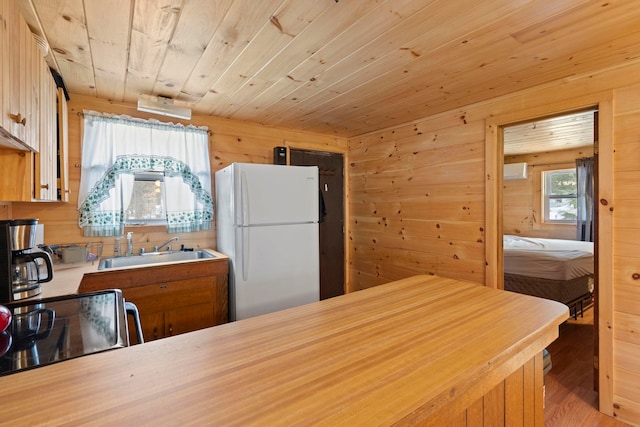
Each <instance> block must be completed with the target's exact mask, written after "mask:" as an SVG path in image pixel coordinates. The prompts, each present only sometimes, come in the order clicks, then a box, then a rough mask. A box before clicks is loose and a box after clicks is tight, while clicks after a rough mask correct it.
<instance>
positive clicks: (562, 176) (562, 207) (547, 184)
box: [542, 168, 578, 224]
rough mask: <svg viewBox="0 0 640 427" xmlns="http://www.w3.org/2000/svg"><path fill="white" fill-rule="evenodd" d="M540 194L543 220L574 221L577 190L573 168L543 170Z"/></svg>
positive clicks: (560, 222)
mask: <svg viewBox="0 0 640 427" xmlns="http://www.w3.org/2000/svg"><path fill="white" fill-rule="evenodd" d="M542 194H543V204H544V209H543V212H544V221H545V222H548V223H558V224H575V223H576V220H577V217H578V202H577V194H578V190H577V178H576V170H575V168H573V169H556V170H549V171H543V172H542Z"/></svg>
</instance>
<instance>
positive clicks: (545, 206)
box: [540, 167, 578, 225]
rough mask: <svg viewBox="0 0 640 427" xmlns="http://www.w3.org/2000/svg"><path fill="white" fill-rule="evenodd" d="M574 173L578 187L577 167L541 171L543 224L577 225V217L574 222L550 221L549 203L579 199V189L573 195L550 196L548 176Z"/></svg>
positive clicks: (565, 220) (563, 220)
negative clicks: (555, 200) (554, 200)
mask: <svg viewBox="0 0 640 427" xmlns="http://www.w3.org/2000/svg"><path fill="white" fill-rule="evenodd" d="M569 171H571V172H573V174H574V176H575V178H576V185H577V172H576V169H575V167H574V168H571V167H564V168H554V169H547V170H543V171H540V181H541V196H542V197H541V202H542V209H541V210H542V222H544V223H547V224H566V225H576V224H577V217H576V219H573V220H570V219H569V220H567V219H550V218H549V209H550V205H549V201H550V200H553V199H573V200H576V201H577V199H578V192H577V188H576V191H575V192H574V193H572V194H548V193H547V187H548V181H549V179H550V178H548V176H550V175H552V174H554V173H566V172H569Z"/></svg>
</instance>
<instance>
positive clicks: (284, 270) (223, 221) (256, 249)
mask: <svg viewBox="0 0 640 427" xmlns="http://www.w3.org/2000/svg"><path fill="white" fill-rule="evenodd" d="M215 189H216V207H215V208H216V239H217V250H218V251H219V252H222V253H224V254H226V255H228V256H229V258H230V267H229V318H230V320H231V321H235V320H241V319H246V318H249V317H253V316H258V315H261V314H265V313H271V312H274V311H279V310H283V309H286V308H290V307H295V306H298V305H302V304H307V303H310V302H314V301H318V300H319V295H320V260H319V242H318V203H319V201H318V199H319V193H318V191H319V190H318V168H317V167H315V166H281V165H269V164H253V163H233V164H231V165H230V166H228V167H226V168H224V169H221V170H219V171H217V172H216V173H215Z"/></svg>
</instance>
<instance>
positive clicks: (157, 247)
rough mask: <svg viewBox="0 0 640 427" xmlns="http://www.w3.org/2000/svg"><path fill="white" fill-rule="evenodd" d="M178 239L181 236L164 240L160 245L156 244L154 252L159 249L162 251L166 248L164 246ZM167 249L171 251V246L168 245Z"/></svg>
mask: <svg viewBox="0 0 640 427" xmlns="http://www.w3.org/2000/svg"><path fill="white" fill-rule="evenodd" d="M178 239H180V237H178V236H175V237H172V238H170V239H169V240H167V241H166V242H164V243H163V244H161V245H158V246H154V247H153V251H154V252H159V251H160V249H162V248H164V247H165V246H167V245H168V244H169V243H171V242H173V241H174V240H178ZM167 250H168V251H169V252H171V246H167Z"/></svg>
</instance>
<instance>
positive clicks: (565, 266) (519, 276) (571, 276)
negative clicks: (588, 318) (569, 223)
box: [503, 235, 594, 313]
mask: <svg viewBox="0 0 640 427" xmlns="http://www.w3.org/2000/svg"><path fill="white" fill-rule="evenodd" d="M503 243H504V288H505V289H506V290H509V291H514V292H519V293H522V294H527V295H533V296H537V297H541V298H547V299H552V300H555V301H559V302H562V303H564V304H567V305H569V306H570V308H572V309H573V311H574V313H575V310H576V304H578V303H580V304H581V303H582V301H583V300H585V299H588V298H589V296H590V295H591V292H592V291H593V271H594V270H593V268H594V267H593V243H592V242H580V241H575V240H561V239H540V238H532V237H519V236H513V235H504V239H503Z"/></svg>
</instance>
